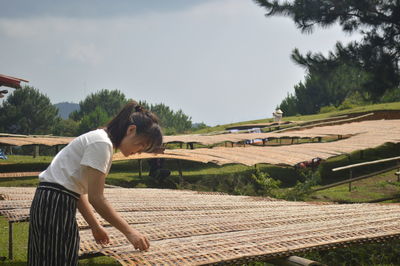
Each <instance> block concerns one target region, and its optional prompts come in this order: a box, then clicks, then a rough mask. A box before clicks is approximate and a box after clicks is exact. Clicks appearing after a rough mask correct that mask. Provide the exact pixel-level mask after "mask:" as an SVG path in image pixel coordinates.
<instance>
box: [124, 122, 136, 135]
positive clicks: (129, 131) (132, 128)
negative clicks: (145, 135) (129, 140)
mask: <svg viewBox="0 0 400 266" xmlns="http://www.w3.org/2000/svg"><path fill="white" fill-rule="evenodd" d="M126 135H127V136H132V135H133V136H135V135H136V126H135V125H129V126H128V129H127V130H126Z"/></svg>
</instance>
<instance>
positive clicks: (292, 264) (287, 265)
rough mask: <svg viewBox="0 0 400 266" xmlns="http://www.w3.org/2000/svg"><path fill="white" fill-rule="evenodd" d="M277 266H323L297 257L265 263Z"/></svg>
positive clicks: (323, 265)
mask: <svg viewBox="0 0 400 266" xmlns="http://www.w3.org/2000/svg"><path fill="white" fill-rule="evenodd" d="M266 262H268V263H272V264H274V265H278V266H321V265H322V266H325V264H322V263H319V262H317V261H313V260H309V259H306V258H302V257H298V256H290V257H286V258H279V259H273V260H268V261H266Z"/></svg>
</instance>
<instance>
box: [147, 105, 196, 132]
mask: <svg viewBox="0 0 400 266" xmlns="http://www.w3.org/2000/svg"><path fill="white" fill-rule="evenodd" d="M140 104H141V105H142V106H144V107H145V108H146V109H148V110H150V111H151V112H154V113H155V114H156V115H157V116H158V118H159V119H160V124H161V126H162V127H163V128H164V133H165V134H175V133H183V132H185V131H187V130H189V129H191V127H192V121H191V117H189V116H187V115H186V114H185V113H183V111H182V110H178V111H174V110H172V109H171V108H170V107H169V106H167V105H165V104H163V103H160V104H154V105H153V104H151V105H149V104H148V103H146V102H145V101H141V102H140Z"/></svg>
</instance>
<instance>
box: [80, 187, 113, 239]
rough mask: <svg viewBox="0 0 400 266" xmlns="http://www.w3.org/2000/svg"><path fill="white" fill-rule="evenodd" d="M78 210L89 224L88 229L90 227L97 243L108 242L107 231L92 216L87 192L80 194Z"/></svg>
mask: <svg viewBox="0 0 400 266" xmlns="http://www.w3.org/2000/svg"><path fill="white" fill-rule="evenodd" d="M78 210H79V212H80V213H81V214H82V216H83V218H84V219H85V220H86V222H87V223H88V224H89V227H90V229H92V234H93V237H94V239H95V240H96V242H97V243H98V244H103V245H105V244H108V243H109V242H110V238H109V237H108V234H107V232H106V231H105V230H104V228H103V227H102V226H101V225H100V223H99V221H98V220H97V219H96V217H95V216H94V213H93V210H92V207H91V206H90V204H89V201H88V196H87V194H84V195H81V196H80V197H79V201H78Z"/></svg>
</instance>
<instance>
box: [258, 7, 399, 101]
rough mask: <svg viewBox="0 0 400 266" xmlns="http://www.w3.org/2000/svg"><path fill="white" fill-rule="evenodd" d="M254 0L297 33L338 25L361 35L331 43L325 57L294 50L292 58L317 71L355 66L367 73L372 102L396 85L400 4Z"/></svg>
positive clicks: (397, 84) (365, 86) (365, 85)
mask: <svg viewBox="0 0 400 266" xmlns="http://www.w3.org/2000/svg"><path fill="white" fill-rule="evenodd" d="M255 2H256V3H258V4H259V5H260V6H262V7H264V8H266V10H267V16H274V15H284V16H289V17H291V18H292V19H293V21H294V22H295V24H296V25H297V27H298V28H299V29H300V30H301V31H302V32H312V31H313V29H314V28H315V26H320V27H323V28H324V27H328V26H331V25H334V24H336V23H339V25H340V26H341V27H342V29H343V31H345V32H348V33H353V32H359V33H360V34H361V35H362V36H363V38H362V40H361V41H359V42H353V43H350V44H349V45H348V46H346V47H343V45H341V44H340V43H337V45H336V51H334V52H333V53H332V52H331V53H330V54H329V56H328V57H324V56H322V55H321V54H318V53H317V54H312V53H308V54H307V55H306V56H301V55H300V53H299V52H298V51H297V50H295V51H294V52H293V54H292V58H294V59H295V61H297V63H300V64H302V65H303V66H306V67H307V68H308V70H310V69H311V68H314V69H318V68H320V67H321V66H325V67H327V66H331V67H333V68H336V67H337V66H338V64H347V65H350V66H352V67H354V68H360V69H362V70H363V71H365V72H366V75H367V76H368V80H364V84H363V90H364V91H365V92H367V94H368V95H369V97H370V100H372V101H373V102H378V101H380V99H381V97H382V96H383V95H384V94H385V92H386V91H387V90H394V89H395V88H397V87H398V86H399V83H400V74H399V60H400V7H399V3H400V2H399V1H398V0H347V1H337V0H293V1H285V2H282V1H278V0H255ZM296 57H297V58H296ZM316 72H318V70H317V71H316ZM316 72H314V73H316ZM309 73H310V72H309ZM355 77H357V76H355Z"/></svg>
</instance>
